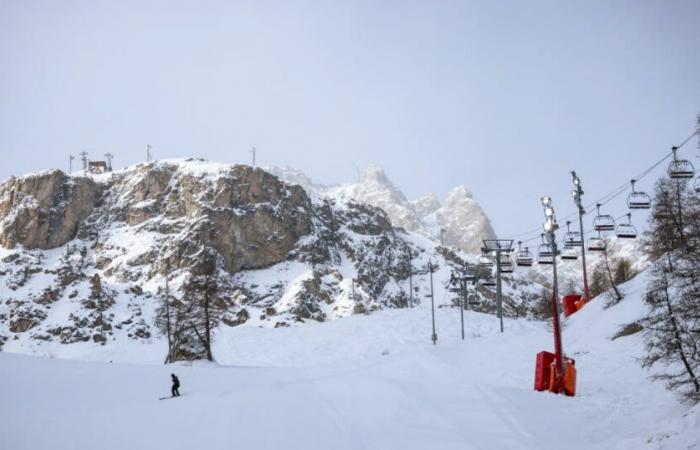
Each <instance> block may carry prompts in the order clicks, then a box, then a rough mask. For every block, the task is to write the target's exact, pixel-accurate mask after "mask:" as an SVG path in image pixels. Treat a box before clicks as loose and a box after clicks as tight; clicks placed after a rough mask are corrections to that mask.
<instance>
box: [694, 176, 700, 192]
mask: <svg viewBox="0 0 700 450" xmlns="http://www.w3.org/2000/svg"><path fill="white" fill-rule="evenodd" d="M693 189H694V190H695V193H696V194H700V177H695V182H694V183H693Z"/></svg>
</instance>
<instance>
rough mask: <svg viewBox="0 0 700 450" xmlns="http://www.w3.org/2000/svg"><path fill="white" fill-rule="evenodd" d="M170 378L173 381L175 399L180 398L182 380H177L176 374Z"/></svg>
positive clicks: (172, 374)
mask: <svg viewBox="0 0 700 450" xmlns="http://www.w3.org/2000/svg"><path fill="white" fill-rule="evenodd" d="M170 376H171V377H172V379H173V388H172V390H171V392H172V394H173V397H179V396H180V391H179V389H180V380H179V379H178V378H177V376H176V375H175V374H174V373H171V374H170Z"/></svg>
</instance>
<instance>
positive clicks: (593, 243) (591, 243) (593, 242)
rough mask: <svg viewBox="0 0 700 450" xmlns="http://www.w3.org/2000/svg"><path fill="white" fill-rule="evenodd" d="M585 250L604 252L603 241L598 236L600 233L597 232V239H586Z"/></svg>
mask: <svg viewBox="0 0 700 450" xmlns="http://www.w3.org/2000/svg"><path fill="white" fill-rule="evenodd" d="M586 248H587V249H588V251H589V252H604V251H605V239H603V238H602V237H601V236H600V231H599V232H598V237H592V238H589V239H588V243H587V244H586Z"/></svg>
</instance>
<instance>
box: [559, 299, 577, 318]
mask: <svg viewBox="0 0 700 450" xmlns="http://www.w3.org/2000/svg"><path fill="white" fill-rule="evenodd" d="M579 300H581V296H580V295H577V294H571V295H565V296H564V298H563V299H562V303H563V304H564V316H565V317H569V316H570V315H572V314H573V313H575V312H576V311H578V308H577V306H576V303H577V302H578V301H579Z"/></svg>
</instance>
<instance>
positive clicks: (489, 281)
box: [481, 274, 496, 286]
mask: <svg viewBox="0 0 700 450" xmlns="http://www.w3.org/2000/svg"><path fill="white" fill-rule="evenodd" d="M481 284H482V286H495V285H496V278H495V277H494V276H493V275H491V274H488V275H487V276H485V277H483V278H482V279H481Z"/></svg>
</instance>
